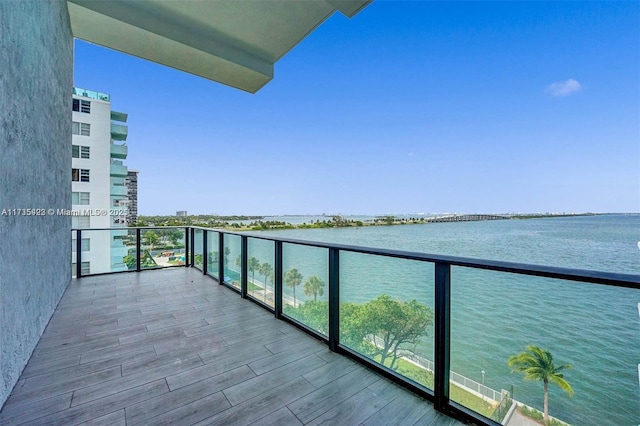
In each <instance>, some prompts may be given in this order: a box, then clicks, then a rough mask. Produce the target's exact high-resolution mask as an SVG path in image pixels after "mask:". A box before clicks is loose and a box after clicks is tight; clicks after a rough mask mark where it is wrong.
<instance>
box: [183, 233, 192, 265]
mask: <svg viewBox="0 0 640 426" xmlns="http://www.w3.org/2000/svg"><path fill="white" fill-rule="evenodd" d="M190 234H191V233H190V232H189V227H188V226H185V227H184V266H185V268H186V267H187V266H189V251H190V250H189V246H190V245H191V244H190V241H189V237H190Z"/></svg>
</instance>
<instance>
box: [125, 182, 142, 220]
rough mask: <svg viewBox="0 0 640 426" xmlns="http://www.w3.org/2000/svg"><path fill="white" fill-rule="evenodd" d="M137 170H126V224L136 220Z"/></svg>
mask: <svg viewBox="0 0 640 426" xmlns="http://www.w3.org/2000/svg"><path fill="white" fill-rule="evenodd" d="M138 173H139V171H138V170H131V169H129V171H128V172H127V177H126V178H124V184H125V186H126V187H127V209H128V213H127V224H130V223H136V222H137V221H138Z"/></svg>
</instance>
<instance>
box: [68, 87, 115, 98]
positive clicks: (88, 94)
mask: <svg viewBox="0 0 640 426" xmlns="http://www.w3.org/2000/svg"><path fill="white" fill-rule="evenodd" d="M73 94H74V95H77V96H83V97H85V98H90V99H97V100H99V101H105V102H110V100H111V97H110V96H109V95H108V94H106V93H101V92H96V91H95V90H87V89H81V88H79V87H74V88H73Z"/></svg>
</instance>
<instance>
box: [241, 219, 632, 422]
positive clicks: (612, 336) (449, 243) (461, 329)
mask: <svg viewBox="0 0 640 426" xmlns="http://www.w3.org/2000/svg"><path fill="white" fill-rule="evenodd" d="M274 219H275V218H274ZM277 220H284V221H287V219H286V218H277ZM298 220H300V219H299V218H298ZM260 234H269V235H273V236H278V237H285V238H295V239H302V240H312V241H323V242H332V243H338V244H350V245H358V246H368V247H379V248H388V249H398V250H407V251H417V252H423V253H431V254H438V255H454V256H463V257H472V258H480V259H492V260H501V261H510V262H518V263H528V264H539V265H550V266H561V267H569V268H575V269H587V270H598V271H607V272H615V273H628V274H640V249H639V246H638V241H640V215H596V216H574V217H552V218H536V219H511V220H499V221H484V222H459V223H432V224H420V225H395V226H384V227H383V226H368V227H359V228H353V227H351V228H328V229H294V230H283V231H264V232H261V233H260ZM251 255H252V254H250V256H251ZM284 262H285V265H284V270H285V271H287V270H288V269H291V268H293V267H295V268H297V269H298V270H299V271H300V272H301V273H302V275H303V277H304V279H305V280H306V279H307V278H308V277H310V276H312V275H318V276H319V277H320V278H321V279H323V280H324V281H325V282H327V281H328V277H327V251H326V250H324V249H317V248H303V247H301V246H297V245H290V244H285V247H284ZM340 265H341V270H340V285H341V287H340V297H341V301H353V302H359V303H361V302H366V301H368V300H372V299H373V298H375V297H377V296H379V295H381V294H388V295H390V296H392V297H394V298H398V299H401V300H410V299H416V300H418V301H420V302H421V303H424V304H426V305H427V306H430V307H433V275H434V273H433V264H430V263H425V262H416V261H409V260H401V259H389V258H384V257H381V256H370V255H360V254H354V253H344V252H343V253H341V258H340ZM451 285H452V295H451V304H452V314H451V320H452V325H451V333H452V341H451V369H452V370H453V371H455V372H457V373H460V374H462V375H464V376H466V377H468V378H470V379H473V380H476V381H478V382H482V381H483V380H484V383H485V384H486V385H487V386H489V387H491V388H494V389H496V390H500V389H513V393H514V398H515V399H517V400H519V401H522V402H524V403H526V404H528V405H531V406H534V407H536V408H539V409H542V397H543V392H542V383H540V382H531V381H524V380H522V375H521V374H519V373H512V372H511V369H510V368H509V367H508V366H507V359H508V358H509V356H511V355H514V354H517V353H519V352H522V351H523V350H524V349H525V346H526V345H528V344H533V345H536V346H540V347H542V348H545V349H549V350H550V351H551V352H552V354H553V356H554V360H555V362H556V364H563V363H569V364H571V365H572V366H573V368H572V369H570V370H568V371H567V372H566V374H565V378H566V380H567V381H568V382H569V383H570V384H571V385H572V387H573V390H574V391H575V395H574V396H573V397H570V396H569V395H567V394H566V393H564V392H563V391H561V390H560V389H559V388H558V387H557V386H555V385H553V384H550V404H549V405H550V414H551V415H552V416H555V417H557V418H559V419H562V420H564V421H567V422H569V423H572V424H576V425H583V424H584V425H604V424H606V425H637V424H640V389H639V378H638V369H639V364H640V318H639V305H638V303H640V291H638V290H633V289H622V288H617V287H608V286H603V285H594V284H585V283H574V282H567V281H562V280H552V279H545V278H538V277H527V276H521V275H517V274H508V273H498V272H491V271H482V270H477V269H470V268H462V267H452V277H451ZM287 291H290V290H289V289H286V288H285V294H289V293H286V292H287ZM326 296H327V295H326V292H325V293H324V294H323V296H321V297H320V298H319V299H322V300H326ZM289 297H290V296H289ZM296 297H297V298H298V300H308V299H310V298H312V297H311V295H306V296H305V295H304V294H303V291H302V286H301V287H300V288H299V290H298V293H297V295H296ZM414 351H415V352H416V353H419V354H420V355H422V356H425V357H427V358H430V359H433V330H430V333H429V335H428V336H427V337H426V338H424V339H423V341H422V342H421V343H420V344H419V345H418V346H417V347H416V348H414ZM483 371H484V375H483V374H482V372H483Z"/></svg>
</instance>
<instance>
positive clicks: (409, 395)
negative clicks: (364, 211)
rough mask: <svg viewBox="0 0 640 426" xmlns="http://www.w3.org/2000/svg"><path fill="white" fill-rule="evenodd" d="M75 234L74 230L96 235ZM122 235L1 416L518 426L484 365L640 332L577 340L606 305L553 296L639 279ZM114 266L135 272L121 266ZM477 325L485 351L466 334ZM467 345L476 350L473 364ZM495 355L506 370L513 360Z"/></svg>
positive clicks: (227, 236) (63, 313)
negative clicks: (531, 350) (533, 326)
mask: <svg viewBox="0 0 640 426" xmlns="http://www.w3.org/2000/svg"><path fill="white" fill-rule="evenodd" d="M73 232H74V234H73V237H74V238H76V239H82V238H85V234H86V233H95V232H101V231H100V230H90V231H83V230H77V231H73ZM104 232H111V233H113V232H116V230H104ZM117 232H123V234H122V235H121V236H122V238H121V239H120V240H119V241H120V242H121V243H122V252H121V253H120V256H122V257H123V258H122V261H119V259H117V258H114V257H112V259H111V263H110V264H111V268H112V269H111V270H104V271H100V270H96V269H95V268H94V266H93V265H92V266H91V273H92V274H106V275H99V276H87V277H84V276H82V273H81V271H80V270H79V269H77V270H76V271H75V272H76V273H77V275H78V276H80V277H81V278H78V279H77V280H75V281H73V282H72V284H71V285H70V287H69V289H68V290H67V292H66V293H65V295H64V297H63V299H62V301H61V302H60V304H59V306H58V308H57V311H56V313H55V314H54V316H53V318H52V320H51V323H50V324H49V326H48V328H47V330H46V332H45V334H44V335H43V337H42V339H41V342H40V344H39V345H38V347H37V348H36V351H35V352H34V354H33V356H32V358H31V360H30V361H29V364H28V365H27V367H26V369H25V372H24V373H23V377H22V378H21V381H20V382H19V385H18V386H16V390H14V393H13V394H12V396H11V397H10V399H9V400H8V402H7V404H6V406H5V409H4V410H3V412H2V413H1V414H0V423H3V424H4V421H7V422H8V424H12V423H20V422H28V423H30V424H58V423H61V424H64V423H68V422H70V421H72V420H73V421H74V422H76V421H93V420H96V421H97V419H98V418H100V417H102V416H107V415H112V416H113V418H111V417H109V419H108V420H109V421H110V422H115V421H122V422H124V421H126V422H127V423H132V424H134V423H137V422H141V423H154V422H155V421H159V419H160V418H162V419H163V420H162V421H165V420H164V419H165V418H166V419H169V422H172V421H173V420H175V419H183V418H185V419H187V420H184V422H185V423H188V424H192V423H196V422H199V421H202V420H204V423H203V424H227V423H243V424H248V423H251V422H256V424H259V423H262V422H272V423H274V424H292V423H295V424H299V423H296V422H301V423H303V424H307V423H309V424H316V423H322V422H328V423H331V424H346V425H350V424H354V425H355V424H358V425H359V424H365V425H366V424H390V423H394V424H436V425H437V424H455V421H454V420H452V419H451V418H449V417H447V416H451V417H453V418H455V419H458V420H461V421H465V422H473V423H475V424H487V425H497V424H505V425H508V424H515V423H513V422H518V421H522V419H521V418H520V417H519V416H520V414H519V413H518V412H517V411H516V410H515V407H516V406H518V405H519V404H521V402H519V401H517V400H516V399H515V397H517V394H516V396H514V394H513V383H520V377H514V378H513V379H508V380H509V381H505V380H504V379H497V378H495V377H493V380H492V383H491V386H489V384H487V385H486V386H485V384H484V379H485V377H484V373H485V371H484V368H485V367H484V364H483V362H486V359H487V357H491V356H492V354H494V353H496V352H500V350H501V348H508V351H509V352H511V351H513V352H520V351H521V350H523V349H524V345H525V344H535V343H538V342H537V341H536V339H543V340H544V346H551V347H553V348H564V349H565V350H567V351H569V352H570V353H571V354H572V359H571V363H572V364H574V365H581V368H582V369H586V370H587V371H591V368H592V367H591V366H590V364H589V362H590V361H589V359H591V358H594V357H595V359H596V363H597V362H598V361H597V360H598V359H599V358H603V359H629V356H628V354H626V352H627V351H628V348H629V347H633V344H632V343H631V341H632V339H624V338H621V337H620V336H612V341H611V342H598V345H597V348H596V347H593V349H592V350H591V351H581V350H577V349H576V348H578V347H581V345H583V344H586V345H587V346H589V347H591V346H590V345H592V342H591V340H590V335H589V333H583V330H581V329H580V327H581V326H583V327H584V326H587V325H586V324H587V323H589V325H588V328H589V329H591V328H593V327H600V326H601V325H602V324H601V323H600V322H599V321H600V320H599V319H598V318H600V316H599V314H597V315H596V312H595V311H594V310H593V309H586V310H585V309H581V307H579V306H572V305H571V303H570V301H567V305H566V306H564V307H558V306H555V305H554V302H553V300H555V299H554V297H555V296H554V294H555V293H557V292H558V291H559V289H560V288H564V287H567V288H568V289H569V291H570V292H572V294H578V293H580V294H581V295H583V296H584V295H590V296H589V297H591V298H592V299H593V300H591V301H590V304H589V306H598V305H599V304H600V303H602V302H603V301H605V300H606V301H607V303H613V302H612V301H613V300H616V299H619V298H620V297H623V298H627V299H628V298H633V299H637V295H638V293H637V290H638V289H640V276H637V275H624V274H613V273H604V272H594V271H581V270H572V269H565V268H556V267H547V266H534V265H522V264H514V263H506V262H497V261H486V260H478V259H467V258H458V257H451V256H435V255H427V254H422V253H412V252H403V251H396V250H384V249H376V248H367V247H355V246H345V245H335V244H328V243H316V242H311V241H299V240H290V239H284V238H276V237H271V236H267V235H262V234H253V235H251V234H244V233H233V232H226V231H220V230H211V229H205V228H193V227H188V228H185V227H162V228H129V229H127V230H125V231H122V230H119V231H117ZM124 232H126V235H125V234H124ZM94 248H96V249H97V247H93V246H92V249H94ZM221 253H222V255H220V254H221ZM82 254H83V253H82V252H80V256H82ZM112 255H113V253H112ZM125 256H126V259H125ZM78 262H81V259H78ZM122 265H125V266H126V268H124V269H126V270H127V271H129V272H133V274H111V273H112V272H118V271H122V270H123V267H122ZM75 266H76V268H78V264H77V263H76V265H75ZM185 266H186V268H185ZM148 270H153V271H148ZM293 270H295V271H297V272H296V273H293V272H292V271H293ZM142 271H144V272H142ZM296 274H299V275H303V276H300V277H297V278H296V277H294V276H295V275H296ZM312 277H315V278H314V279H311V278H312ZM487 277H488V278H489V280H488V281H486V280H483V278H487ZM480 282H490V283H491V284H490V285H480V284H478V283H480ZM296 288H297V292H296ZM474 292H475V293H478V294H480V295H482V297H483V299H486V300H490V301H492V302H491V303H492V304H491V306H492V308H491V310H490V312H479V313H475V314H474V319H473V321H471V322H469V321H465V320H464V319H463V317H464V314H465V312H467V311H471V310H473V309H474V307H476V306H477V305H478V303H479V302H478V298H477V297H475V296H474V297H472V296H471V295H470V294H471V293H474ZM475 293H474V294H475ZM520 299H522V300H520ZM532 301H535V303H533V302H532ZM251 302H253V303H251ZM520 302H521V303H520ZM505 304H518V306H520V308H519V316H520V317H522V318H525V319H526V318H530V320H531V321H547V322H550V324H553V325H554V326H555V327H560V328H565V327H566V326H565V325H564V324H565V323H571V324H575V325H574V328H576V330H575V331H576V333H575V335H576V337H575V338H574V339H572V340H571V342H570V343H567V342H566V341H564V340H557V339H558V338H557V337H556V334H554V332H553V327H552V326H548V327H547V328H548V332H547V333H545V334H544V335H543V336H529V334H530V333H529V329H528V328H526V321H525V322H524V323H523V322H518V321H516V319H515V318H508V317H505V316H504V315H503V314H502V313H501V312H502V309H501V307H502V305H505ZM536 306H537V307H538V308H536ZM540 306H549V309H550V312H549V318H540V317H539V315H536V314H535V313H536V312H538V311H536V309H539V307H540ZM553 312H557V313H560V315H556V316H554V317H553V318H551V317H552V313H553ZM611 314H613V313H612V312H608V313H606V312H605V315H611ZM403 315H409V316H411V318H404V317H403ZM476 316H481V317H482V318H485V317H486V318H487V319H485V320H483V319H482V318H476ZM402 318H404V320H406V321H404V320H399V319H402ZM585 318H588V320H586V319H585ZM636 320H637V318H636ZM461 321H462V322H461ZM79 324H80V325H79ZM403 324H404V325H403ZM409 324H414V325H416V327H417V328H415V329H414V330H412V331H411V333H413V337H412V338H411V339H409V340H406V339H405V340H402V339H399V338H398V339H396V337H394V336H401V335H403V336H405V337H406V336H408V334H407V333H408V332H409V331H410V330H409V329H408V328H406V327H408V325H409ZM518 324H521V325H520V327H522V324H525V327H524V328H518V327H519V326H518ZM398 326H399V327H401V328H402V329H401V330H400V329H394V327H398ZM469 328H473V330H470V331H471V334H473V335H476V339H477V340H478V341H480V342H484V343H483V344H475V345H470V344H468V342H467V341H466V339H465V338H462V337H461V336H464V335H466V334H465V333H467V334H468V332H469ZM411 333H409V334H411ZM614 334H615V333H614ZM527 336H528V337H527ZM388 339H390V340H388ZM580 340H583V342H581V341H580ZM574 349H576V350H574ZM554 355H557V354H554ZM461 356H466V357H471V359H472V360H473V361H472V363H471V364H473V365H471V371H470V370H469V369H468V368H469V365H464V364H463V363H461V362H460V361H459V359H460V357H461ZM78 360H80V362H78ZM483 360H485V361H483ZM499 361H500V362H499V364H501V365H504V368H505V370H507V372H506V373H507V374H509V371H508V370H509V369H508V367H507V366H506V361H507V360H506V358H505V359H502V358H501V359H500V360H499ZM476 367H477V368H476ZM632 367H634V368H635V366H632ZM475 369H477V370H478V371H477V372H476V373H477V374H478V373H479V372H480V369H482V382H481V381H480V380H479V379H480V378H479V377H474V375H473V373H474V371H473V370H475ZM490 373H491V374H497V373H496V372H495V371H493V370H491V371H490ZM510 380H513V382H511V381H510ZM583 380H584V378H583ZM601 384H602V383H601ZM617 389H618V387H617V386H616V385H612V386H608V385H602V386H599V387H595V388H594V389H593V390H592V391H591V392H595V393H596V395H594V394H591V395H590V397H592V398H593V397H595V398H596V400H602V401H607V398H606V396H607V395H610V394H611V393H612V392H617ZM520 395H522V390H520ZM45 399H46V403H45V402H44V400H45ZM557 400H558V397H557V394H556V397H555V398H554V401H557ZM605 405H606V404H605ZM25 407H29V409H28V410H27V409H26V408H25ZM41 407H42V408H41ZM538 408H540V409H541V408H542V407H538ZM552 415H553V414H552ZM160 416H161V417H160ZM185 416H186V417H185ZM190 416H193V417H190ZM600 416H601V417H602V418H603V419H606V418H607V412H606V411H603V412H602V413H601V414H600ZM172 419H173V420H172ZM561 420H563V419H562V418H561ZM518 424H527V423H526V420H525V423H518Z"/></svg>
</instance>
